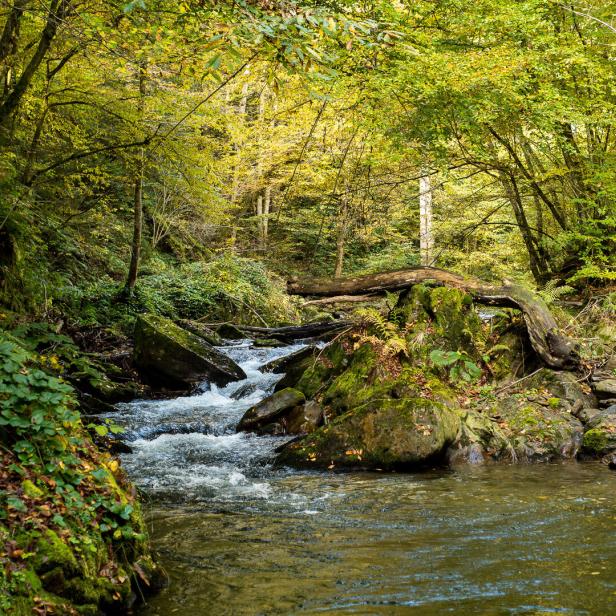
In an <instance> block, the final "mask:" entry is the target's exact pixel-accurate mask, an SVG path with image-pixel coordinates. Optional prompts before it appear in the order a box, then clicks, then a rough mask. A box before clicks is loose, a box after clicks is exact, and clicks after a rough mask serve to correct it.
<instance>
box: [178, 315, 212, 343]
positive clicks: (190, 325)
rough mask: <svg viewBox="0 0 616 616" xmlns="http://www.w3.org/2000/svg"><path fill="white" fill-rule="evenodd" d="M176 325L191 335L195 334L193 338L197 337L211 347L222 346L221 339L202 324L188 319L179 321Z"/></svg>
mask: <svg viewBox="0 0 616 616" xmlns="http://www.w3.org/2000/svg"><path fill="white" fill-rule="evenodd" d="M178 325H179V326H180V327H181V328H182V329H185V330H187V331H189V332H190V333H191V334H195V336H199V338H202V339H203V340H205V341H206V342H207V343H208V344H211V345H212V346H222V344H223V339H222V336H220V335H219V334H218V333H217V332H215V331H214V330H213V329H211V328H209V327H208V326H207V325H204V324H203V323H199V321H191V320H190V319H180V320H179V321H178Z"/></svg>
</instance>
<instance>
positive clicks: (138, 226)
mask: <svg viewBox="0 0 616 616" xmlns="http://www.w3.org/2000/svg"><path fill="white" fill-rule="evenodd" d="M146 80H147V65H146V63H145V62H141V63H140V64H139V103H138V109H139V117H140V120H141V121H142V122H143V115H144V109H145V94H146ZM144 167H145V150H144V149H143V148H142V149H141V156H140V157H139V160H138V162H137V169H136V171H135V181H134V190H133V241H132V244H131V254H130V266H129V268H128V277H127V278H126V286H125V290H126V293H127V295H128V296H129V297H130V296H131V295H132V294H133V291H134V289H135V285H136V284H137V275H138V274H139V261H140V259H141V234H142V229H143V172H144Z"/></svg>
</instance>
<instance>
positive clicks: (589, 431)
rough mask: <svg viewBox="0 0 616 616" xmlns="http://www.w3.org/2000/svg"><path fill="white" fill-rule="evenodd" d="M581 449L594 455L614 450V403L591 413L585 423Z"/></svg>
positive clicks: (615, 436)
mask: <svg viewBox="0 0 616 616" xmlns="http://www.w3.org/2000/svg"><path fill="white" fill-rule="evenodd" d="M582 450H583V452H584V453H585V454H587V455H591V456H595V457H598V456H605V455H608V454H612V453H614V452H616V405H614V406H610V407H608V408H607V409H602V410H600V411H597V412H596V413H594V414H593V416H592V417H591V418H590V420H589V421H588V423H587V424H586V432H584V438H583V441H582Z"/></svg>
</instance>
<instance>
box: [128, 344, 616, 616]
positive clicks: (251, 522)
mask: <svg viewBox="0 0 616 616" xmlns="http://www.w3.org/2000/svg"><path fill="white" fill-rule="evenodd" d="M297 348H298V347H297V346H294V347H287V348H286V349H284V350H281V349H252V348H251V347H250V345H249V344H248V343H243V344H240V345H238V346H236V347H234V348H232V349H231V350H229V349H227V352H229V353H230V354H231V355H232V356H233V357H234V359H236V360H238V361H240V363H241V365H242V367H243V368H244V370H245V371H246V372H247V374H248V379H247V380H246V381H243V382H240V383H232V384H230V385H228V386H227V387H226V388H222V389H216V388H212V389H210V390H208V391H204V392H202V393H201V394H198V395H196V396H192V397H187V398H179V399H176V400H171V401H163V402H161V401H156V402H144V401H141V402H136V403H132V404H129V405H122V407H121V408H120V411H119V415H117V416H116V418H118V420H119V421H120V422H122V423H124V424H125V425H126V427H127V429H128V432H127V436H128V438H129V439H130V440H131V441H132V442H131V446H132V447H134V453H133V454H129V455H126V456H125V458H124V463H125V465H126V467H127V469H128V471H129V473H130V474H131V476H132V477H133V478H134V480H135V481H136V482H137V483H138V484H139V485H140V486H141V487H142V488H143V489H144V490H145V491H146V493H147V494H148V495H149V497H150V499H151V512H150V520H151V526H152V538H153V541H154V545H155V548H156V549H157V551H158V553H159V558H160V560H161V562H162V564H163V565H164V566H165V568H166V569H167V571H168V573H169V574H170V577H171V584H170V586H169V588H168V589H166V590H165V591H163V593H161V594H160V595H159V596H157V597H155V598H153V599H152V600H151V601H150V603H149V604H148V605H147V606H146V607H144V608H143V609H142V614H143V615H144V616H145V615H151V616H153V615H158V616H167V615H170V614H182V615H187V616H188V615H190V616H200V615H204V616H205V615H210V614H211V615H219V614H220V615H222V614H230V615H235V614H238V615H240V614H247V615H252V614H255V615H256V614H263V615H269V614H377V615H379V614H421V615H425V616H433V615H434V616H436V615H440V614H463V615H467V614H468V615H471V614H481V615H501V614H502V615H506V614H512V615H517V614H528V615H531V614H532V615H536V616H539V615H544V614H566V615H570V614H576V615H578V614H580V615H582V614H588V615H593V616H594V615H597V616H603V615H609V614H616V557H615V554H616V533H615V530H616V505H615V503H614V491H615V488H616V474H610V473H609V472H608V471H607V470H606V469H605V467H602V466H601V465H599V464H594V463H593V464H576V463H569V464H558V465H556V464H554V465H536V466H491V467H481V468H469V469H463V470H460V471H456V472H452V471H445V470H434V471H427V472H423V473H419V474H379V473H363V474H359V473H349V474H329V473H316V472H315V473H309V472H295V471H291V470H288V469H273V468H272V467H271V459H272V453H273V451H274V449H275V448H276V447H277V446H279V445H280V444H281V442H282V441H281V440H280V439H279V438H273V437H266V438H263V437H255V436H252V435H245V434H235V432H234V426H235V425H236V424H237V421H238V420H239V418H240V417H241V415H242V414H243V412H244V411H245V410H246V409H247V408H248V407H249V406H251V405H252V404H254V403H255V402H256V401H257V400H259V399H261V398H263V397H264V396H265V395H266V394H267V393H268V392H269V391H271V389H272V388H273V386H274V384H275V382H276V380H277V379H278V378H280V377H279V376H277V375H271V374H269V375H268V374H262V373H261V372H260V371H259V369H258V368H259V366H260V365H262V364H263V363H265V362H266V361H269V360H270V359H272V358H273V357H275V356H277V355H280V354H282V353H287V352H291V351H293V350H295V349H297ZM246 385H250V386H249V387H246ZM242 387H243V388H244V389H243V391H245V392H247V393H246V396H245V397H241V396H236V397H234V396H233V394H234V392H236V391H238V390H239V389H240V388H242ZM191 422H192V424H191ZM165 425H172V426H173V429H172V432H171V433H169V432H162V433H161V431H157V430H155V429H153V428H152V426H165ZM191 425H198V426H199V430H197V431H191V427H190V426H191ZM186 426H188V427H186ZM164 429H165V428H164V427H163V430H164ZM148 430H149V431H148Z"/></svg>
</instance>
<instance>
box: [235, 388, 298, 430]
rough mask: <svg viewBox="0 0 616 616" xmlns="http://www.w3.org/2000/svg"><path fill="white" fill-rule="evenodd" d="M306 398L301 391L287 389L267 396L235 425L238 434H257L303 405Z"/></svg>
mask: <svg viewBox="0 0 616 616" xmlns="http://www.w3.org/2000/svg"><path fill="white" fill-rule="evenodd" d="M305 400H306V398H305V396H304V394H303V393H302V392H301V391H298V390H297V389H292V388H290V387H288V388H287V389H283V390H282V391H277V392H276V393H274V394H272V395H271V396H268V397H267V398H265V399H264V400H261V402H259V403H258V404H256V405H255V406H253V407H251V408H249V409H248V410H247V411H246V413H244V416H243V417H242V419H241V420H240V423H239V424H238V425H237V431H238V432H257V431H259V430H260V428H262V427H263V426H265V425H267V424H271V423H272V422H274V420H276V419H277V418H278V417H279V416H280V415H282V414H284V413H285V412H286V411H290V410H291V409H293V408H295V407H296V406H298V405H300V404H303V403H304V402H305Z"/></svg>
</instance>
